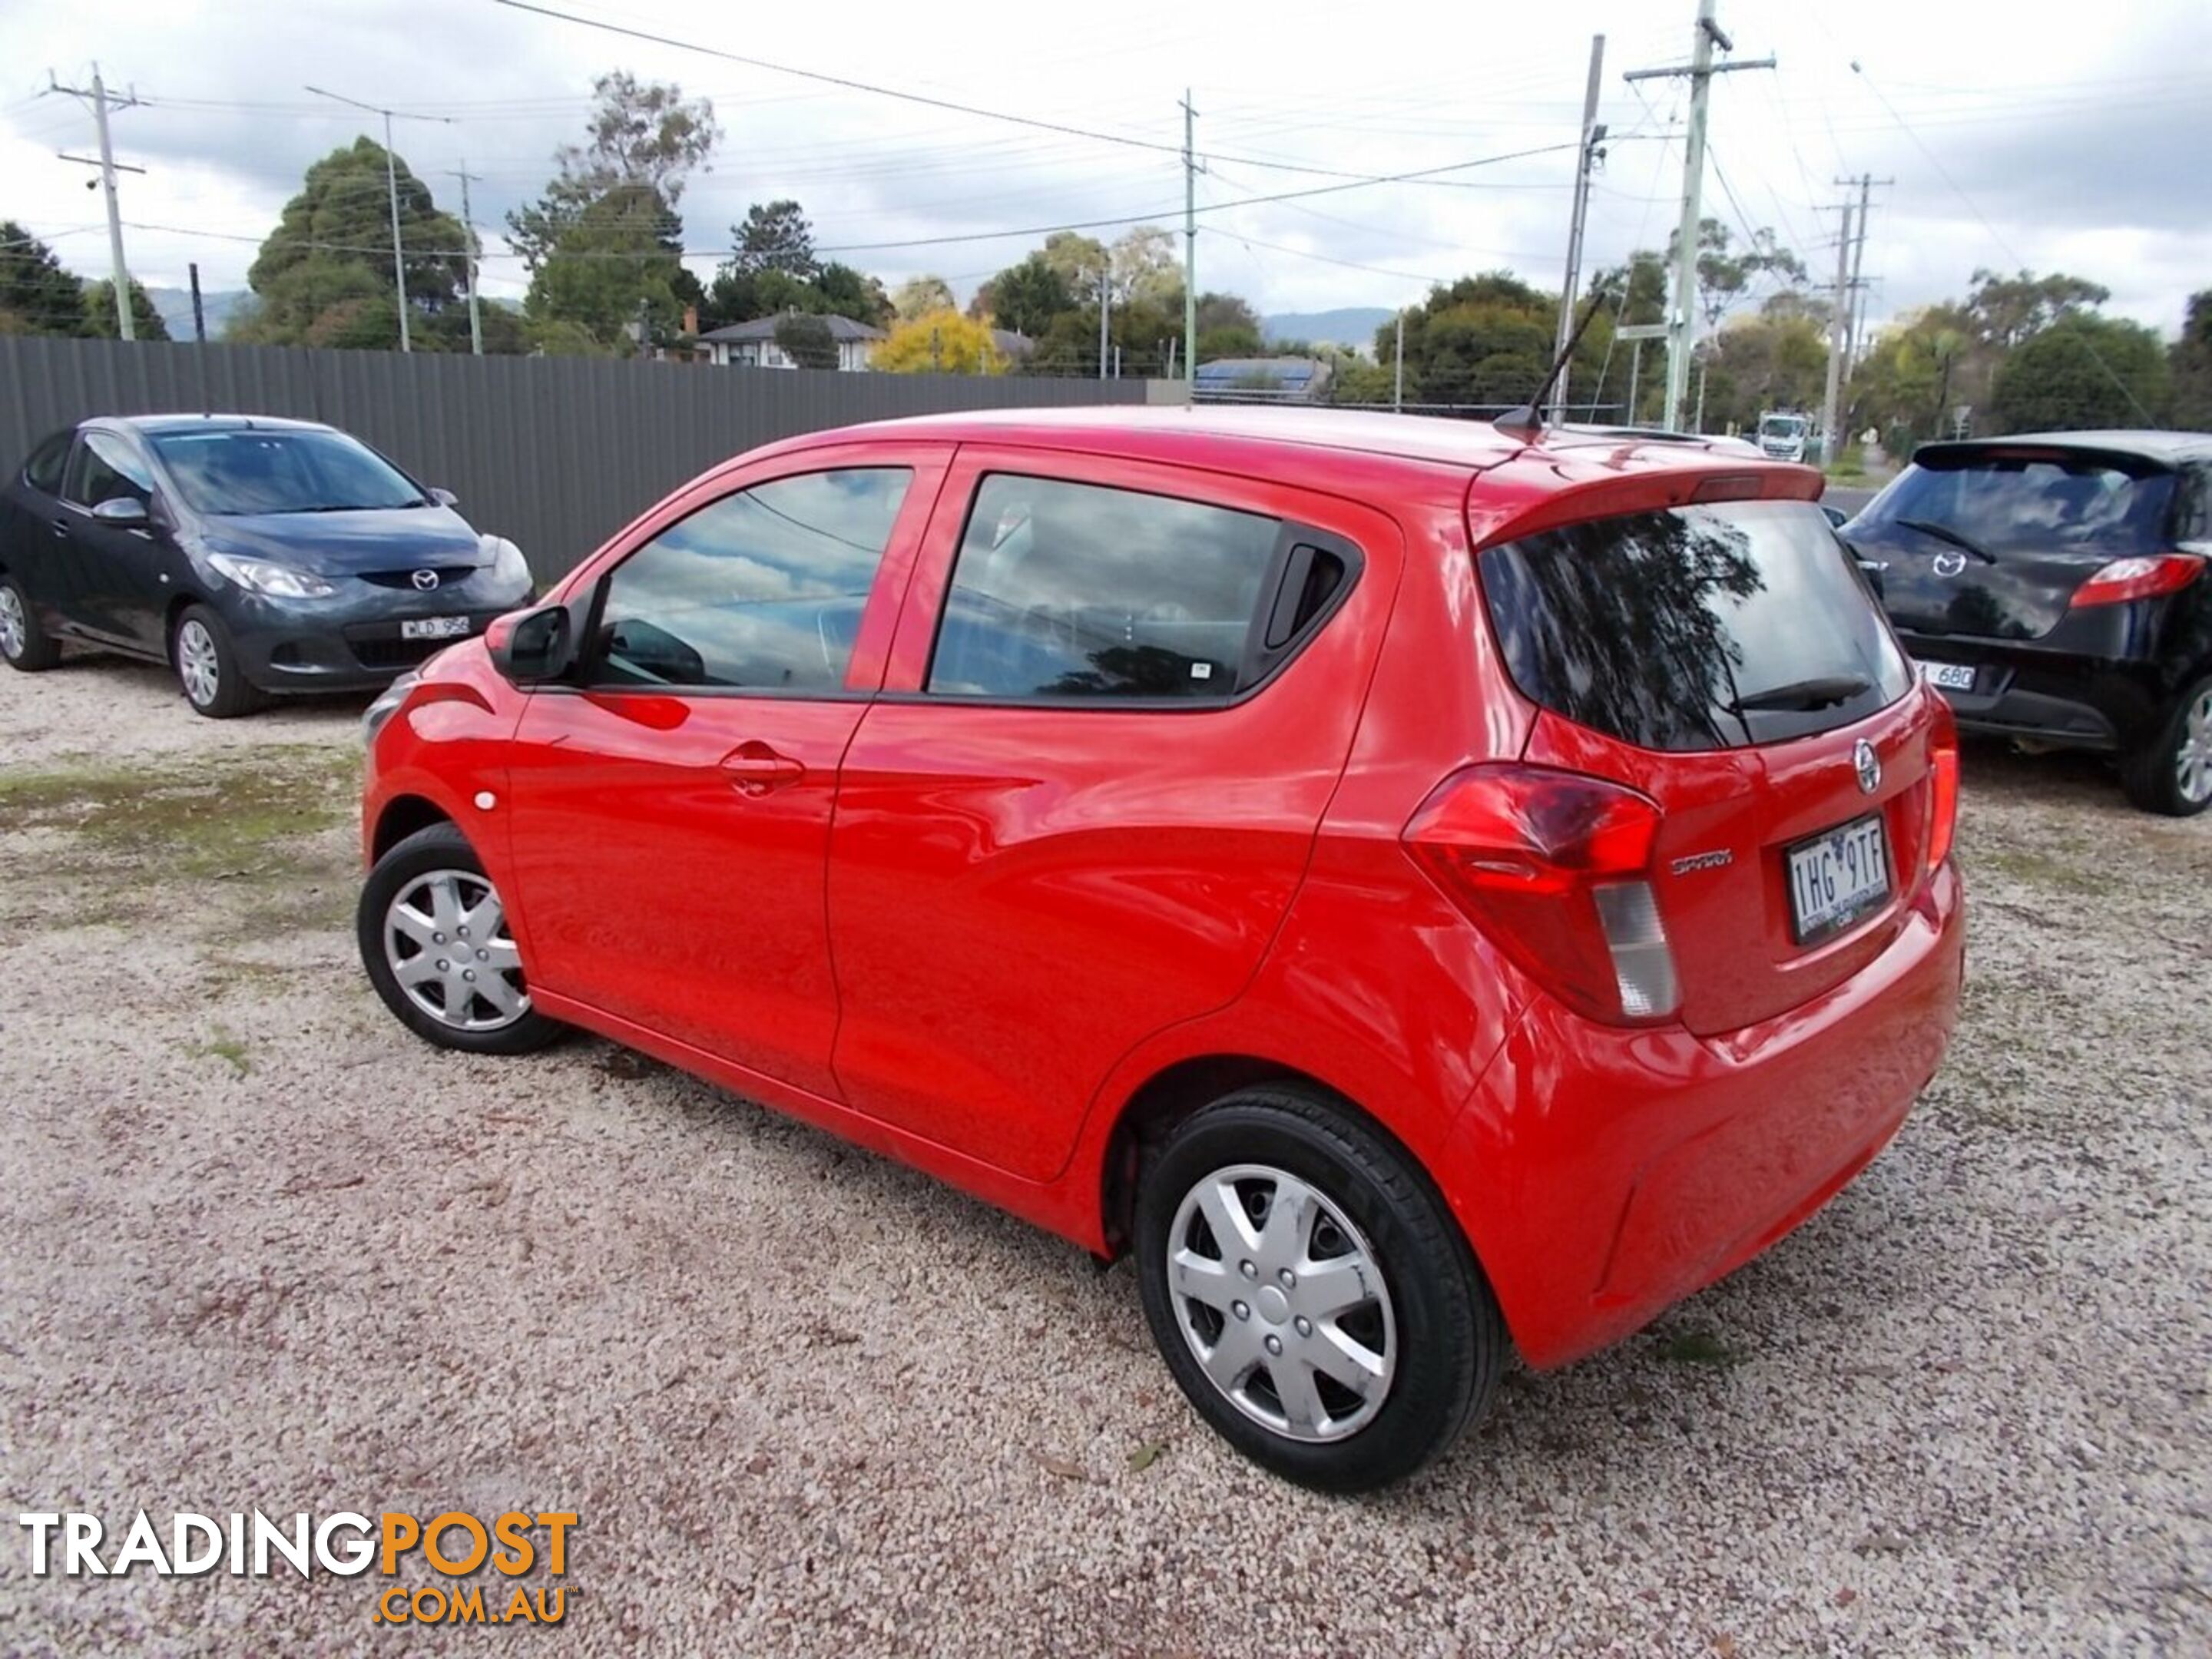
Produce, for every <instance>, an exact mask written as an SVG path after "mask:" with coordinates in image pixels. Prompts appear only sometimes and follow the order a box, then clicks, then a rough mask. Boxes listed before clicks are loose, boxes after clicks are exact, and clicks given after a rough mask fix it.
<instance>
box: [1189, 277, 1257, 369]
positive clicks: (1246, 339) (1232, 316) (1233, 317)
mask: <svg viewBox="0 0 2212 1659" xmlns="http://www.w3.org/2000/svg"><path fill="white" fill-rule="evenodd" d="M1197 310H1198V361H1199V362H1201V363H1203V362H1209V361H1211V360H1212V359H1213V358H1216V357H1255V356H1259V355H1260V353H1261V350H1262V349H1263V342H1262V341H1261V334H1260V313H1258V312H1256V311H1255V310H1253V309H1252V307H1251V305H1250V303H1249V301H1245V300H1243V299H1242V298H1241V297H1239V296H1238V295H1234V294H1201V295H1199V296H1198V307H1197Z"/></svg>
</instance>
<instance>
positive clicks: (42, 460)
mask: <svg viewBox="0 0 2212 1659" xmlns="http://www.w3.org/2000/svg"><path fill="white" fill-rule="evenodd" d="M70 436H71V434H70V433H67V432H57V433H55V434H54V435H53V436H52V437H51V438H49V439H47V440H46V442H44V443H42V444H40V446H39V447H37V448H36V449H34V450H33V451H32V452H31V459H29V460H27V461H26V462H24V463H23V482H24V483H27V484H28V485H30V486H31V488H32V489H35V490H38V491H40V493H42V494H44V495H60V494H61V493H62V472H63V470H64V468H66V467H67V466H68V465H69V451H70Z"/></svg>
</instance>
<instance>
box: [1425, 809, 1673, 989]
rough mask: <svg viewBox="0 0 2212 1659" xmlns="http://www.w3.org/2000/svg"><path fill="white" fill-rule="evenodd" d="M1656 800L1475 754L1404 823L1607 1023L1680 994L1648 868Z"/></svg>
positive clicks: (1487, 924) (1461, 887)
mask: <svg viewBox="0 0 2212 1659" xmlns="http://www.w3.org/2000/svg"><path fill="white" fill-rule="evenodd" d="M1658 833H1659V808H1658V807H1657V806H1656V805H1654V804H1653V803H1652V802H1651V801H1650V800H1649V799H1646V798H1645V797H1644V796H1642V795H1639V794H1638V793H1636V792H1635V791H1634V790H1632V789H1626V788H1623V787H1621V786H1620V785H1619V784H1614V783H1607V782H1605V781H1602V780H1601V779H1597V778H1590V777H1584V776H1583V775H1580V774H1579V773H1574V772H1559V771H1553V770H1551V769H1547V768H1544V767H1537V766H1519V765H1497V766H1471V767H1468V768H1467V769H1464V770H1462V771H1459V772H1455V773H1454V774H1453V775H1451V776H1450V777H1449V778H1446V779H1445V780H1444V781H1443V783H1441V784H1439V785H1438V786H1437V788H1436V790H1435V792H1434V793H1431V795H1430V796H1429V798H1428V799H1427V800H1425V801H1424V802H1423V803H1422V804H1421V808H1420V810H1419V811H1417V812H1415V813H1414V814H1413V820H1412V821H1411V822H1410V823H1407V826H1406V830H1405V836H1404V840H1405V845H1406V850H1407V853H1408V854H1410V855H1411V856H1412V858H1413V862H1414V863H1416V864H1417V865H1419V866H1420V867H1421V869H1422V871H1423V872H1425V874H1426V875H1427V876H1428V878H1429V879H1430V880H1431V881H1433V882H1434V883H1436V884H1437V888H1438V889H1439V890H1441V891H1442V892H1443V895H1444V896H1445V897H1447V898H1449V899H1450V900H1451V902H1453V903H1454V904H1455V905H1456V906H1457V907H1458V908H1460V910H1462V912H1463V913H1464V914H1465V915H1467V916H1468V919H1469V920H1470V921H1474V923H1475V924H1476V925H1477V926H1478V927H1480V928H1482V930H1483V932H1484V933H1485V934H1486V936H1487V937H1488V938H1489V939H1490V940H1491V942H1492V944H1494V945H1497V946H1498V948H1499V949H1500V950H1502V951H1504V952H1505V953H1506V955H1508V956H1510V957H1512V958H1513V960H1514V961H1515V962H1516V963H1519V964H1520V965H1521V966H1522V968H1523V969H1526V970H1527V971H1528V973H1529V974H1530V975H1533V976H1534V978H1535V979H1536V981H1538V983H1540V984H1541V985H1542V986H1544V987H1545V988H1546V989H1547V990H1549V991H1551V992H1552V993H1553V994H1554V995H1556V996H1558V997H1559V999H1560V1000H1562V1001H1564V1002H1565V1003H1567V1004H1568V1005H1569V1006H1571V1007H1573V1008H1575V1009H1577V1010H1578V1011H1579V1012H1583V1013H1585V1014H1587V1015H1589V1017H1590V1018H1593V1019H1598V1020H1603V1021H1605V1022H1606V1023H1607V1024H1640V1023H1644V1022H1646V1021H1651V1020H1660V1019H1665V1018H1668V1017H1669V1016H1671V1015H1672V1014H1673V1013H1674V1011H1675V1010H1676V1008H1678V1007H1679V1006H1680V1003H1681V995H1680V988H1679V987H1678V985H1677V983H1676V981H1675V975H1674V952H1673V951H1672V950H1671V949H1670V948H1669V947H1668V943H1667V929H1666V927H1665V924H1664V923H1663V922H1662V921H1661V919H1660V915H1659V906H1658V902H1657V899H1656V896H1655V895H1654V894H1653V892H1652V890H1651V884H1650V880H1649V879H1648V877H1649V875H1650V864H1651V851H1652V847H1653V845H1654V843H1655V842H1656V840H1657V838H1658Z"/></svg>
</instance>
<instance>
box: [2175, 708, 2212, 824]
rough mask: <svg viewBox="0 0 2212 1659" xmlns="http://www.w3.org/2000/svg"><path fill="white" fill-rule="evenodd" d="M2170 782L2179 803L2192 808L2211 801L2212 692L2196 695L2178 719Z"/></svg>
mask: <svg viewBox="0 0 2212 1659" xmlns="http://www.w3.org/2000/svg"><path fill="white" fill-rule="evenodd" d="M2173 781H2174V786H2175V787H2177V788H2178V789H2179V790H2180V792H2181V798H2182V799H2184V800H2185V801H2187V802H2188V803H2189V804H2190V805H2191V806H2196V805H2201V804H2203V802H2204V801H2206V800H2212V690H2207V691H2202V692H2199V693H2198V694H2197V701H2196V702H2192V703H2191V704H2190V705H2189V708H2188V710H2187V712H2186V713H2185V714H2183V715H2182V717H2181V742H2180V743H2179V745H2178V746H2177V747H2176V748H2175V750H2174V756H2173Z"/></svg>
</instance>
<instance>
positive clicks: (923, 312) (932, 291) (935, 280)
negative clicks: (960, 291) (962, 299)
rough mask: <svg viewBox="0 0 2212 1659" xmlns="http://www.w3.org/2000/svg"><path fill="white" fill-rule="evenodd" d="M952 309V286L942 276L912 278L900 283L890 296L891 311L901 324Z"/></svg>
mask: <svg viewBox="0 0 2212 1659" xmlns="http://www.w3.org/2000/svg"><path fill="white" fill-rule="evenodd" d="M952 308H953V305H952V285H951V283H948V282H946V281H945V278H943V277H942V276H915V277H912V278H910V279H908V281H906V282H903V283H900V284H899V286H898V291H897V292H896V293H895V294H893V295H891V309H892V310H893V311H894V312H895V313H897V315H898V319H899V321H901V322H902V323H910V322H912V321H913V320H914V319H915V318H917V317H927V316H928V315H929V314H930V313H932V312H937V311H950V310H951V309H952Z"/></svg>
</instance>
